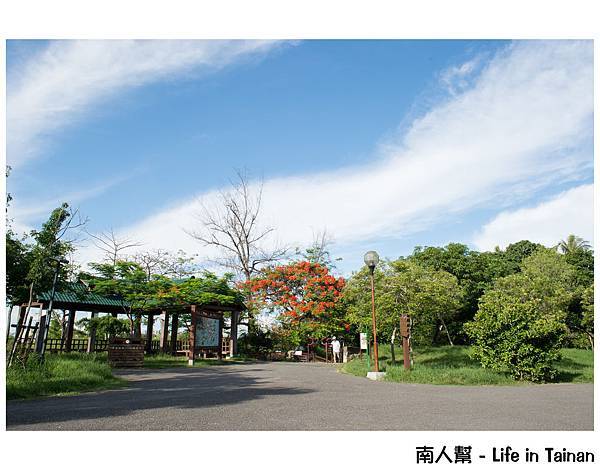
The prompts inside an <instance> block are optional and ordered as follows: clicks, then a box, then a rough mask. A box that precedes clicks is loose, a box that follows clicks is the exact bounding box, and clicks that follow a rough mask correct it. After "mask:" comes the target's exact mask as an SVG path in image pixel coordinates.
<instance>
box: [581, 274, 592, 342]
mask: <svg viewBox="0 0 600 470" xmlns="http://www.w3.org/2000/svg"><path fill="white" fill-rule="evenodd" d="M582 306H583V309H582V311H583V315H582V319H581V323H580V325H581V329H582V331H583V332H584V333H585V334H586V336H587V338H588V341H589V342H590V345H591V347H592V349H594V285H593V284H591V285H589V286H588V287H586V288H585V289H584V291H583V295H582Z"/></svg>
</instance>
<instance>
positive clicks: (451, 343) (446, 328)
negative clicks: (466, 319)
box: [439, 317, 454, 346]
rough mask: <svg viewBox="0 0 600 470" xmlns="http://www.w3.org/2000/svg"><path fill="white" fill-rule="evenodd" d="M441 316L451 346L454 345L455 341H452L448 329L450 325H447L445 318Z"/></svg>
mask: <svg viewBox="0 0 600 470" xmlns="http://www.w3.org/2000/svg"><path fill="white" fill-rule="evenodd" d="M439 318H440V321H441V322H442V325H443V327H444V330H446V335H447V336H448V341H449V342H450V346H454V343H453V342H452V338H451V337H450V332H449V331H448V327H447V326H446V322H445V321H444V319H443V318H442V317H439Z"/></svg>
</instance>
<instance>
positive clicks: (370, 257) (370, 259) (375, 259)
mask: <svg viewBox="0 0 600 470" xmlns="http://www.w3.org/2000/svg"><path fill="white" fill-rule="evenodd" d="M377 263H379V255H378V254H377V252H376V251H367V252H366V253H365V264H366V265H367V267H368V268H369V270H370V271H371V307H372V308H371V320H372V322H373V353H374V354H375V372H376V373H378V372H379V354H378V352H377V321H376V320H375V266H377Z"/></svg>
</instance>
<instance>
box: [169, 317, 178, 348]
mask: <svg viewBox="0 0 600 470" xmlns="http://www.w3.org/2000/svg"><path fill="white" fill-rule="evenodd" d="M172 317H173V319H172V320H171V354H172V355H173V356H175V355H176V354H177V330H178V329H179V314H178V313H174V314H173V315H172Z"/></svg>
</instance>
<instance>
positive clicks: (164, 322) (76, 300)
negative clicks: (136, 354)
mask: <svg viewBox="0 0 600 470" xmlns="http://www.w3.org/2000/svg"><path fill="white" fill-rule="evenodd" d="M50 297H51V293H50V292H45V293H43V294H41V295H39V296H38V298H37V302H35V303H33V304H32V306H34V307H36V308H39V309H40V310H41V312H40V316H42V315H43V311H44V310H47V309H48V308H49V306H50ZM129 308H130V305H129V304H128V303H127V302H126V301H124V300H123V299H122V298H121V297H119V296H108V295H99V294H96V293H94V292H93V291H92V290H91V289H90V287H89V286H88V285H87V284H86V283H84V282H81V281H80V282H77V283H71V284H69V285H67V286H66V288H64V289H61V290H57V291H56V292H55V294H54V299H53V301H52V309H53V310H62V311H63V312H65V315H66V316H67V318H66V328H65V329H64V332H63V337H62V338H61V340H60V343H59V344H60V348H56V349H60V350H64V351H71V350H72V345H73V332H74V328H75V315H76V314H77V312H90V317H91V318H95V317H97V316H98V315H99V314H100V313H109V314H111V315H112V316H113V317H115V318H116V317H118V316H119V315H126V314H128V313H129V312H128V309H129ZM245 309H246V307H245V306H244V305H243V304H242V303H231V304H229V305H223V304H218V303H214V302H212V303H203V304H200V303H198V304H186V305H179V304H178V305H172V304H171V305H161V306H153V307H152V308H146V309H142V310H140V311H135V312H132V313H133V314H137V315H142V316H146V317H147V320H148V322H147V328H146V335H145V341H144V343H145V344H144V346H145V350H146V352H147V353H150V352H152V351H153V344H152V343H153V342H152V336H153V330H154V319H155V318H156V316H160V319H161V333H160V340H159V345H158V348H157V349H159V350H161V351H163V352H165V353H171V354H176V353H177V350H178V348H177V332H178V330H179V320H180V315H182V314H186V313H190V314H191V319H192V324H191V331H190V343H189V345H188V346H187V347H185V348H183V347H182V348H181V349H184V350H185V351H186V352H187V355H188V357H189V358H191V359H193V358H194V357H195V356H196V354H198V353H200V354H205V355H206V353H207V352H215V353H216V354H217V355H218V356H219V357H220V356H221V341H222V338H223V329H224V319H223V313H224V312H230V314H231V327H230V341H231V342H230V347H229V354H230V355H231V356H233V355H235V354H236V353H237V325H238V320H239V315H240V313H241V312H242V311H244V310H245ZM27 311H28V305H27V304H23V305H21V307H20V311H19V320H18V322H17V325H16V326H17V331H16V337H19V331H22V330H23V327H24V324H25V320H26V318H25V317H26V315H27ZM203 318H206V319H214V320H217V321H218V322H219V328H218V335H219V336H218V338H219V339H218V347H217V345H213V344H212V343H211V344H209V345H202V344H199V343H198V341H197V337H198V336H202V331H201V330H199V331H200V333H198V331H197V325H198V322H200V323H202V319H203ZM169 323H170V326H171V328H170V335H169ZM169 336H170V338H169ZM204 336H206V335H204ZM48 341H50V340H48ZM46 346H47V348H48V344H46ZM49 349H52V348H49ZM96 350H97V349H96V332H95V331H94V329H91V330H90V335H89V338H88V340H87V348H86V351H87V352H88V353H90V352H94V351H96Z"/></svg>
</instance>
